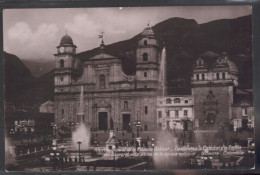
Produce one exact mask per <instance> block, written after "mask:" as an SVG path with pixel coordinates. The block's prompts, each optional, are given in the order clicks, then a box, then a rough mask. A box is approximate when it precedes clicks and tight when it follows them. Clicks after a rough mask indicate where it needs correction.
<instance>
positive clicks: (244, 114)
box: [242, 108, 247, 116]
mask: <svg viewBox="0 0 260 175" xmlns="http://www.w3.org/2000/svg"><path fill="white" fill-rule="evenodd" d="M242 116H247V109H246V108H244V109H242Z"/></svg>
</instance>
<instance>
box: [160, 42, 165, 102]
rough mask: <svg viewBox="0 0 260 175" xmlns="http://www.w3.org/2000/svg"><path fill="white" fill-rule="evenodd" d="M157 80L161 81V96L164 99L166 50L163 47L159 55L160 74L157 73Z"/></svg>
mask: <svg viewBox="0 0 260 175" xmlns="http://www.w3.org/2000/svg"><path fill="white" fill-rule="evenodd" d="M159 80H160V81H161V87H159V89H160V90H161V95H162V97H164V96H165V95H166V94H165V93H166V49H165V47H163V50H162V54H161V63H160V72H159Z"/></svg>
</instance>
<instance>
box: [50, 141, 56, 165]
mask: <svg viewBox="0 0 260 175" xmlns="http://www.w3.org/2000/svg"><path fill="white" fill-rule="evenodd" d="M52 149H53V153H50V155H51V156H53V170H56V149H57V147H56V146H54V147H53V148H52Z"/></svg>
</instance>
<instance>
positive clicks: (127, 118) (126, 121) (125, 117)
mask: <svg viewBox="0 0 260 175" xmlns="http://www.w3.org/2000/svg"><path fill="white" fill-rule="evenodd" d="M122 117H123V130H127V129H129V124H130V114H123V116H122Z"/></svg>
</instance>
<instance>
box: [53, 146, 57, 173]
mask: <svg viewBox="0 0 260 175" xmlns="http://www.w3.org/2000/svg"><path fill="white" fill-rule="evenodd" d="M53 169H54V170H56V151H55V150H54V155H53Z"/></svg>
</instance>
